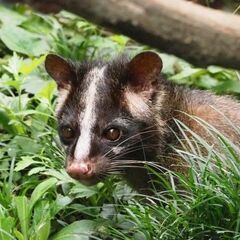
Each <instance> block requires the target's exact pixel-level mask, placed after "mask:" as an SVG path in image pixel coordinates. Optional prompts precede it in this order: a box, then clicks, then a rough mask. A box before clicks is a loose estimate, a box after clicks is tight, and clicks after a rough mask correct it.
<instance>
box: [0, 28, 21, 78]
mask: <svg viewBox="0 0 240 240" xmlns="http://www.w3.org/2000/svg"><path fill="white" fill-rule="evenodd" d="M0 31H1V29H0ZM22 63H23V59H22V58H21V57H19V56H18V55H17V53H16V52H14V53H13V56H12V57H11V58H10V59H9V60H8V64H7V66H3V67H4V68H5V69H6V70H7V71H8V72H9V73H11V74H13V75H14V76H17V75H18V73H19V70H20V67H21V65H22ZM15 80H17V79H15Z"/></svg>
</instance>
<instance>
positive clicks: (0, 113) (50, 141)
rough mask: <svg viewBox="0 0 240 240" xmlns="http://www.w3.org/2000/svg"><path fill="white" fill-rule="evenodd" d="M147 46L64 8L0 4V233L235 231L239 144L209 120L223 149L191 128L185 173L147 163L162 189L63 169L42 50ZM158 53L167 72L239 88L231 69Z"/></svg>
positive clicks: (146, 235) (224, 88)
mask: <svg viewBox="0 0 240 240" xmlns="http://www.w3.org/2000/svg"><path fill="white" fill-rule="evenodd" d="M144 49H147V47H146V46H141V45H139V44H137V43H135V42H133V41H132V40H130V39H128V38H127V37H125V36H121V35H113V34H111V33H109V32H107V31H106V30H103V29H100V28H98V27H97V26H95V25H93V24H91V23H89V22H87V21H85V20H84V19H82V18H80V17H78V16H76V15H73V14H71V13H68V12H66V11H62V12H60V13H58V14H55V15H43V14H39V13H36V12H34V11H32V10H31V9H30V8H29V7H26V6H22V5H18V6H15V7H14V8H12V9H10V8H6V7H4V6H1V5H0V57H1V58H0V159H1V161H0V168H1V171H0V189H1V190H0V239H4V240H8V239H18V240H27V239H31V240H45V239H53V240H59V239H141V240H142V239H206V238H209V239H210V238H212V237H213V238H214V237H216V238H218V239H239V238H240V210H239V201H240V199H239V196H240V193H239V179H240V178H239V176H240V169H239V166H240V165H239V156H238V149H237V148H236V146H234V144H232V143H230V142H229V141H228V140H227V139H226V138H224V136H222V135H221V134H220V133H218V132H216V130H215V129H211V127H209V126H207V127H208V128H210V130H209V131H212V132H213V134H215V136H216V138H217V139H218V140H219V142H220V144H221V146H222V147H223V149H224V151H223V154H220V153H219V152H217V151H214V150H213V149H212V147H211V146H210V145H208V144H207V143H205V142H204V141H203V140H202V139H201V138H200V137H199V136H197V135H195V134H194V133H192V136H193V138H192V139H191V140H190V139H189V140H188V141H187V142H186V143H185V144H188V146H186V150H185V151H180V150H178V149H176V151H178V153H179V154H181V155H182V156H183V158H184V159H185V160H186V161H187V162H188V163H190V164H191V166H192V169H191V171H190V173H189V175H188V177H186V176H181V175H177V174H176V173H173V172H167V173H166V174H165V176H162V175H159V174H158V173H156V172H155V171H154V169H151V168H149V171H152V172H153V173H154V174H156V175H158V177H159V181H160V182H162V184H163V185H164V187H165V191H162V192H160V193H156V196H155V197H149V196H141V195H139V194H137V193H135V192H134V191H133V190H132V189H131V188H130V187H128V186H127V185H126V184H125V183H124V182H122V181H120V180H119V179H117V178H116V177H113V178H109V179H107V180H106V181H105V182H103V183H99V184H98V185H96V186H93V187H86V186H83V185H82V184H80V183H79V182H77V181H75V180H73V179H71V178H70V177H69V176H68V175H67V174H66V172H65V170H64V152H63V149H62V147H61V145H60V143H59V139H58V136H57V133H56V120H55V116H54V109H55V104H56V85H55V83H54V82H53V81H51V80H50V79H49V78H48V76H47V75H46V73H45V70H44V67H43V62H44V59H45V56H46V54H47V53H48V52H50V51H53V52H57V53H58V54H61V55H63V56H65V57H69V58H73V59H77V60H79V61H82V60H86V59H95V58H102V59H109V58H112V57H114V56H115V55H117V54H122V53H124V52H127V53H128V54H135V53H137V52H140V51H142V50H144ZM160 54H161V57H162V59H163V62H164V69H163V72H164V74H165V75H167V76H168V77H169V78H170V79H171V80H173V81H175V82H177V83H179V84H187V85H190V86H197V87H200V88H204V89H211V90H213V91H215V92H216V93H222V92H227V93H233V94H236V95H238V94H239V91H240V90H239V89H240V88H239V79H240V78H239V73H238V72H236V71H233V70H227V69H222V68H218V67H215V66H209V67H208V68H207V69H199V68H195V67H194V66H191V65H190V64H188V63H186V62H184V61H182V60H181V59H177V58H176V57H173V56H168V55H166V54H163V53H160ZM178 124H179V127H180V128H182V129H183V130H184V129H185V130H186V126H183V125H182V124H181V123H178ZM188 130H189V129H188ZM193 140H194V142H195V144H193ZM198 145H201V146H202V147H204V149H205V150H206V152H207V153H208V154H207V155H206V156H204V155H203V154H202V153H201V152H199V151H198V150H199V148H197V146H198ZM189 146H190V149H192V152H190V151H189V150H188V149H189ZM213 167H214V168H216V169H217V171H212V168H213ZM199 170H201V171H199ZM176 178H177V179H178V181H179V182H180V183H181V185H182V186H183V189H182V190H177V188H176V183H175V179H176ZM169 180H170V181H169Z"/></svg>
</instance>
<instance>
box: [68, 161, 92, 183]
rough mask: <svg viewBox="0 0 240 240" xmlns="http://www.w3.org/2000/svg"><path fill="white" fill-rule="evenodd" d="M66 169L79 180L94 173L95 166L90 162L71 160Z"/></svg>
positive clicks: (85, 178) (90, 176)
mask: <svg viewBox="0 0 240 240" xmlns="http://www.w3.org/2000/svg"><path fill="white" fill-rule="evenodd" d="M66 170H67V173H68V174H69V175H70V176H71V177H72V178H75V179H77V180H87V179H89V178H92V177H93V175H94V173H93V166H92V164H90V163H89V162H77V161H73V162H70V163H69V164H68V166H67V169H66Z"/></svg>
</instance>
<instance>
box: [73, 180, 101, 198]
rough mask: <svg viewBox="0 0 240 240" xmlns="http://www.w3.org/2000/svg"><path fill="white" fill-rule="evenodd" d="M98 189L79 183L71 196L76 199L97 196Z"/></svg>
mask: <svg viewBox="0 0 240 240" xmlns="http://www.w3.org/2000/svg"><path fill="white" fill-rule="evenodd" d="M97 192H98V191H97V187H96V186H91V187H90V186H85V185H83V184H81V183H77V184H76V185H75V186H74V187H72V189H71V191H70V194H74V195H75V198H83V197H87V198H88V197H91V196H93V195H94V194H96V193H97Z"/></svg>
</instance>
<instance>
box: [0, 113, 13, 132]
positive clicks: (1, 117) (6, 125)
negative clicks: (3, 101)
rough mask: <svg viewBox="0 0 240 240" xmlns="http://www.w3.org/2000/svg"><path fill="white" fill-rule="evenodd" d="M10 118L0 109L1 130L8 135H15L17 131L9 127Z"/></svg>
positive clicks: (11, 126)
mask: <svg viewBox="0 0 240 240" xmlns="http://www.w3.org/2000/svg"><path fill="white" fill-rule="evenodd" d="M10 121H11V118H10V117H9V115H8V114H7V113H6V112H5V111H4V110H2V109H0V125H2V126H3V129H5V130H6V131H8V132H9V133H12V134H14V133H17V130H16V129H15V127H14V125H10V124H9V123H10Z"/></svg>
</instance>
